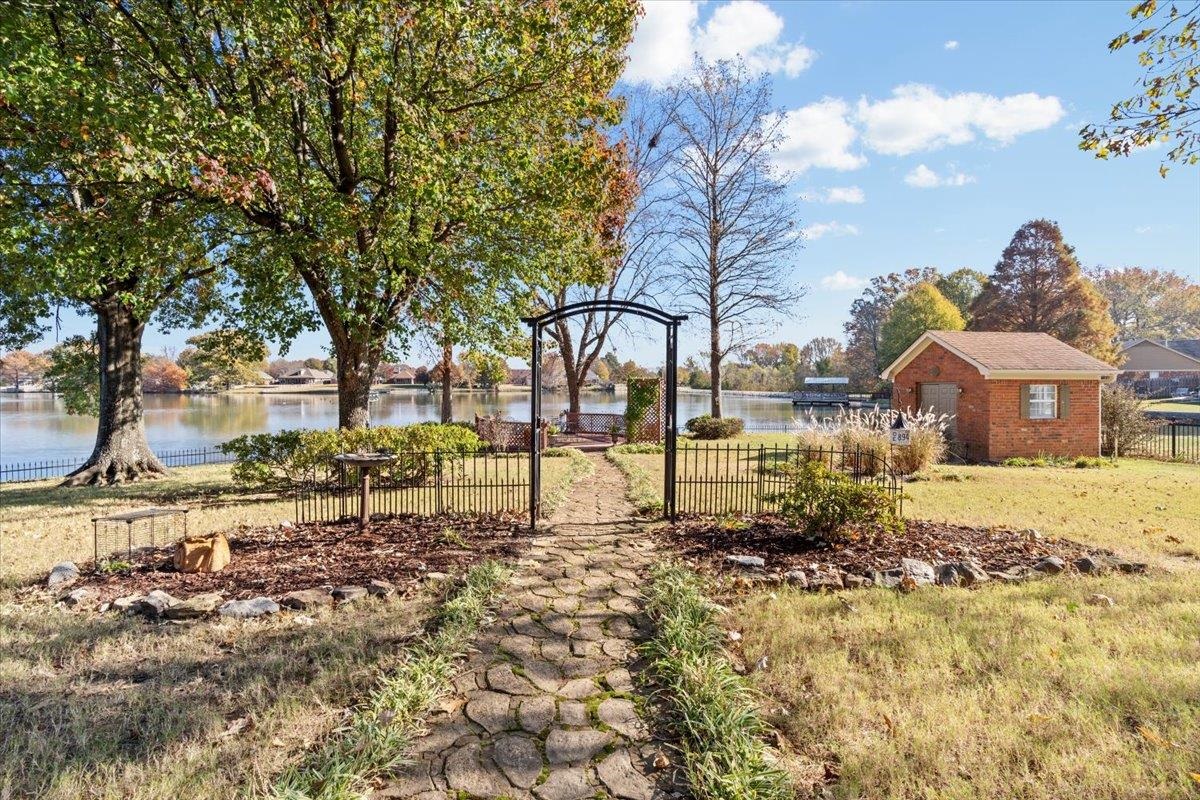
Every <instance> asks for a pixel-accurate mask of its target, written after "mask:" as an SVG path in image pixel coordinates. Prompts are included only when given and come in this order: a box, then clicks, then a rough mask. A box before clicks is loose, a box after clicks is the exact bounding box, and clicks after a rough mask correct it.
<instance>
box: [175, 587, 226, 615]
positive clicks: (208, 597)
mask: <svg viewBox="0 0 1200 800" xmlns="http://www.w3.org/2000/svg"><path fill="white" fill-rule="evenodd" d="M223 600H224V598H222V597H221V594H220V592H205V593H204V594H197V595H193V596H192V597H189V598H188V599H187V600H184V601H182V602H179V603H176V604H175V605H172V606H168V607H167V608H165V609H163V612H162V616H163V617H164V618H165V619H196V618H198V617H203V616H204V615H205V614H211V613H213V612H214V611H216V610H217V609H218V608H220V606H221V603H222V601H223Z"/></svg>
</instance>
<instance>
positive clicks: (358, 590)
mask: <svg viewBox="0 0 1200 800" xmlns="http://www.w3.org/2000/svg"><path fill="white" fill-rule="evenodd" d="M331 594H332V595H333V599H334V600H336V601H338V602H339V603H353V602H354V601H355V600H361V599H362V598H364V597H366V596H367V587H365V586H335V587H334V588H333V592H331Z"/></svg>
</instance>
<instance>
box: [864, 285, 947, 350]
mask: <svg viewBox="0 0 1200 800" xmlns="http://www.w3.org/2000/svg"><path fill="white" fill-rule="evenodd" d="M965 327H966V322H965V321H964V320H963V316H962V314H961V313H960V312H959V310H958V308H957V307H956V306H955V305H954V303H951V302H950V301H949V300H947V299H946V297H945V296H944V295H943V294H942V293H941V292H940V291H938V288H937V286H935V285H934V284H932V283H929V282H927V281H924V282H921V283H918V284H917V285H916V286H914V287H913V288H911V289H909V290H908V291H907V292H905V293H904V294H902V295H900V297H899V298H898V299H897V300H896V302H895V304H894V305H893V306H892V309H891V311H890V312H889V313H888V317H887V319H886V320H885V321H884V323H883V328H882V329H881V331H880V346H879V360H880V362H882V363H883V364H884V365H885V366H886V365H888V364H891V363H892V362H893V361H895V360H896V359H897V358H899V356H900V354H901V353H903V352H904V351H905V350H907V349H908V348H909V346H910V345H912V343H913V342H915V341H916V340H917V339H919V338H921V334H923V333H925V331H961V330H962V329H963V328H965Z"/></svg>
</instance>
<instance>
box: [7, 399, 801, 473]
mask: <svg viewBox="0 0 1200 800" xmlns="http://www.w3.org/2000/svg"><path fill="white" fill-rule="evenodd" d="M723 401H724V405H725V413H726V415H728V416H738V417H742V418H744V419H745V420H746V421H747V423H759V424H767V425H783V424H786V423H788V422H790V421H791V420H792V418H793V413H792V404H791V401H790V400H789V399H787V398H769V397H752V396H742V395H731V394H727V395H726V396H725V397H724V398H723ZM440 403H441V399H440V396H439V395H436V394H430V393H429V392H427V391H425V390H424V389H415V390H397V391H391V392H385V393H383V394H382V395H381V396H380V398H379V400H378V401H377V402H374V403H372V404H371V422H372V423H373V424H376V425H403V424H407V423H411V422H425V421H436V420H437V419H438V418H439V416H440V408H441V405H440ZM566 407H567V396H566V394H565V393H563V394H553V393H546V394H544V395H543V398H542V413H543V414H544V415H545V416H546V417H548V418H551V419H553V418H554V417H556V416H557V415H558V413H559V411H562V410H565V409H566ZM145 408H146V434H147V436H148V437H149V439H150V446H151V447H152V448H154V449H155V450H156V451H159V452H166V451H170V450H183V449H186V448H194V447H205V446H211V445H215V444H220V443H221V442H224V441H228V440H229V439H232V438H233V437H235V436H240V435H241V434H243V433H264V432H274V431H280V430H285V429H288V428H332V427H335V426H336V425H337V397H336V396H335V395H332V394H230V395H162V394H156V395H147V396H146V402H145ZM624 409H625V396H624V395H623V394H620V395H615V396H614V395H608V394H601V393H586V394H584V396H583V410H584V411H607V412H615V413H620V412H622V411H623V410H624ZM678 410H679V421H680V424H682V423H683V422H685V421H687V420H688V419H690V418H692V417H695V416H698V415H700V414H704V413H706V412H707V411H708V394H707V393H685V392H680V394H679V405H678ZM497 411H499V412H500V413H501V414H503V415H504V416H505V417H508V418H512V419H519V420H527V419H529V395H527V394H525V393H517V392H513V393H504V394H483V393H468V392H456V393H455V395H454V418H455V419H456V420H471V419H473V418H474V415H475V414H490V413H494V412H497ZM95 437H96V421H95V419H93V418H91V417H76V416H71V415H69V414H67V413H66V411H65V410H64V408H63V404H62V401H61V400H59V399H57V398H55V397H52V396H51V395H48V394H8V393H0V465H2V464H13V463H20V462H25V461H42V460H48V459H64V458H83V457H86V456H87V455H88V453H90V452H91V450H92V445H93V443H94V441H95Z"/></svg>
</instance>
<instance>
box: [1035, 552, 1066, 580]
mask: <svg viewBox="0 0 1200 800" xmlns="http://www.w3.org/2000/svg"><path fill="white" fill-rule="evenodd" d="M1033 568H1034V569H1035V570H1037V571H1038V572H1041V573H1044V574H1046V575H1057V574H1058V573H1060V572H1062V571H1063V570H1064V569H1066V568H1067V562H1065V561H1063V560H1062V559H1061V558H1059V557H1058V556H1046V557H1045V558H1043V559H1042V560H1041V561H1039V562H1037V563H1036V564H1034V565H1033Z"/></svg>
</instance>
